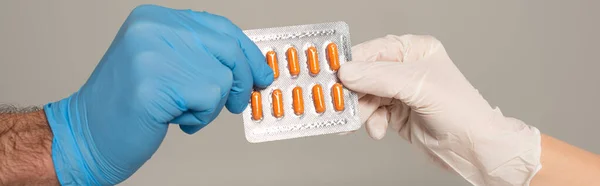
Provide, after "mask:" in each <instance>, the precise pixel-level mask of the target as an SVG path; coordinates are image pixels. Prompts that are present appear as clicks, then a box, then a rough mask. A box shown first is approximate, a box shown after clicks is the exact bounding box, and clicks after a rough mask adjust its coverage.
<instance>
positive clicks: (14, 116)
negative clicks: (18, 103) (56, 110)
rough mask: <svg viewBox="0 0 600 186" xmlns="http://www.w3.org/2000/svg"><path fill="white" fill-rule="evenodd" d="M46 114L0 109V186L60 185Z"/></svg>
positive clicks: (33, 110)
mask: <svg viewBox="0 0 600 186" xmlns="http://www.w3.org/2000/svg"><path fill="white" fill-rule="evenodd" d="M51 149H52V131H51V130H50V127H49V126H48V122H47V120H46V115H45V114H44V111H43V110H40V109H37V108H29V109H25V110H18V109H15V108H14V107H10V106H0V185H59V184H58V181H57V178H56V175H55V172H54V166H53V164H52V155H51Z"/></svg>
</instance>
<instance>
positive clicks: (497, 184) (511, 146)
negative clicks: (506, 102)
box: [465, 108, 542, 186]
mask: <svg viewBox="0 0 600 186" xmlns="http://www.w3.org/2000/svg"><path fill="white" fill-rule="evenodd" d="M489 126H491V127H490V128H489V129H490V130H493V131H494V132H488V133H486V134H488V135H486V136H479V139H477V140H475V141H476V142H477V143H475V144H473V147H472V148H473V152H475V157H474V160H477V161H475V163H476V164H479V165H480V166H481V167H480V170H481V172H480V173H481V174H482V175H481V176H476V175H477V174H474V175H472V176H473V177H465V178H466V179H467V180H469V182H471V183H472V184H474V185H486V186H487V185H491V186H504V185H523V186H528V185H529V183H530V182H531V179H532V178H533V177H534V176H535V174H537V172H538V171H539V170H540V169H541V162H540V160H541V148H542V147H541V133H540V131H539V130H538V129H537V128H535V127H533V126H530V125H527V124H525V123H524V122H523V121H521V120H518V119H515V118H511V117H505V116H504V115H503V114H502V112H501V111H500V109H498V108H496V109H494V116H493V119H492V123H491V124H490V125H489Z"/></svg>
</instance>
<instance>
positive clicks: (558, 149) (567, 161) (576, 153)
mask: <svg viewBox="0 0 600 186" xmlns="http://www.w3.org/2000/svg"><path fill="white" fill-rule="evenodd" d="M555 185H556V186H558V185H561V186H562V185H572V186H588V185H589V186H592V185H593V186H597V185H600V156H598V155H596V154H593V153H590V152H587V151H585V150H583V149H580V148H577V147H574V146H572V145H569V144H567V143H565V142H562V141H560V140H557V139H555V138H552V137H550V136H547V135H542V169H541V170H540V172H539V173H538V174H536V176H535V177H534V178H533V180H532V182H531V186H555Z"/></svg>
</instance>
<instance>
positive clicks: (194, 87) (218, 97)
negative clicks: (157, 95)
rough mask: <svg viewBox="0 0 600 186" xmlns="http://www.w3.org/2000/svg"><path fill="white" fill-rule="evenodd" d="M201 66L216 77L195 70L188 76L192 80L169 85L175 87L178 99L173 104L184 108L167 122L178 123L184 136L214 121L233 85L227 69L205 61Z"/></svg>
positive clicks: (230, 73) (218, 64)
mask: <svg viewBox="0 0 600 186" xmlns="http://www.w3.org/2000/svg"><path fill="white" fill-rule="evenodd" d="M204 64H205V68H209V69H211V74H212V73H213V72H214V73H215V74H219V75H218V76H214V75H212V76H211V74H201V73H202V72H204V71H198V72H196V73H197V74H194V75H193V76H191V77H193V78H192V79H189V80H188V81H189V83H184V84H180V85H171V86H177V87H175V88H174V90H176V92H177V93H176V94H177V96H176V97H180V98H181V100H177V101H176V102H178V103H179V104H183V105H184V106H183V108H185V109H186V110H183V113H182V114H181V115H179V116H177V117H175V118H174V119H172V120H171V123H176V124H180V128H181V129H182V130H183V131H184V132H186V133H188V134H193V133H195V132H197V131H198V130H200V129H201V128H202V127H204V126H206V125H207V124H209V123H210V122H212V121H213V120H214V119H215V117H216V115H217V114H218V113H219V112H220V111H221V110H222V109H223V105H224V103H225V101H226V100H227V98H228V95H229V90H230V89H231V86H232V82H233V77H232V76H233V75H232V72H231V70H229V69H228V68H227V67H225V66H223V65H222V64H220V63H219V62H214V63H210V62H208V61H205V63H204ZM215 64H216V65H215ZM215 113H217V114H215ZM192 116H193V117H192Z"/></svg>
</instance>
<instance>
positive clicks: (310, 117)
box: [243, 22, 361, 143]
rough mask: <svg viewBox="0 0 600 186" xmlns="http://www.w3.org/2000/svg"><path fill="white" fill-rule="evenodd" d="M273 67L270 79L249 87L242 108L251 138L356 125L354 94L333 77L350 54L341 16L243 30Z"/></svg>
mask: <svg viewBox="0 0 600 186" xmlns="http://www.w3.org/2000/svg"><path fill="white" fill-rule="evenodd" d="M244 33H245V34H246V35H248V37H250V39H251V40H252V41H254V42H255V43H256V45H257V46H258V47H259V48H260V49H261V51H262V52H263V54H264V55H265V57H266V63H268V64H269V66H270V67H271V68H272V69H273V72H274V81H273V83H272V84H271V85H270V86H269V87H267V88H264V89H256V90H254V92H253V93H252V96H251V99H250V104H249V105H248V107H247V108H246V110H245V111H244V113H243V120H244V129H245V133H246V139H247V140H248V141H249V142H252V143H258V142H266V141H274V140H283V139H291V138H299V137H307V136H316V135H324V134H332V133H340V132H348V131H353V130H357V129H359V128H360V126H361V123H360V119H359V117H358V96H357V95H356V93H354V92H352V91H350V90H348V89H346V88H344V87H343V86H342V84H341V83H340V82H339V80H338V78H337V71H338V69H339V68H340V66H341V65H342V64H344V63H346V62H347V61H350V60H351V45H350V32H349V27H348V25H347V24H346V23H345V22H332V23H320V24H311V25H299V26H287V27H277V28H266V29H255V30H245V31H244Z"/></svg>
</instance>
